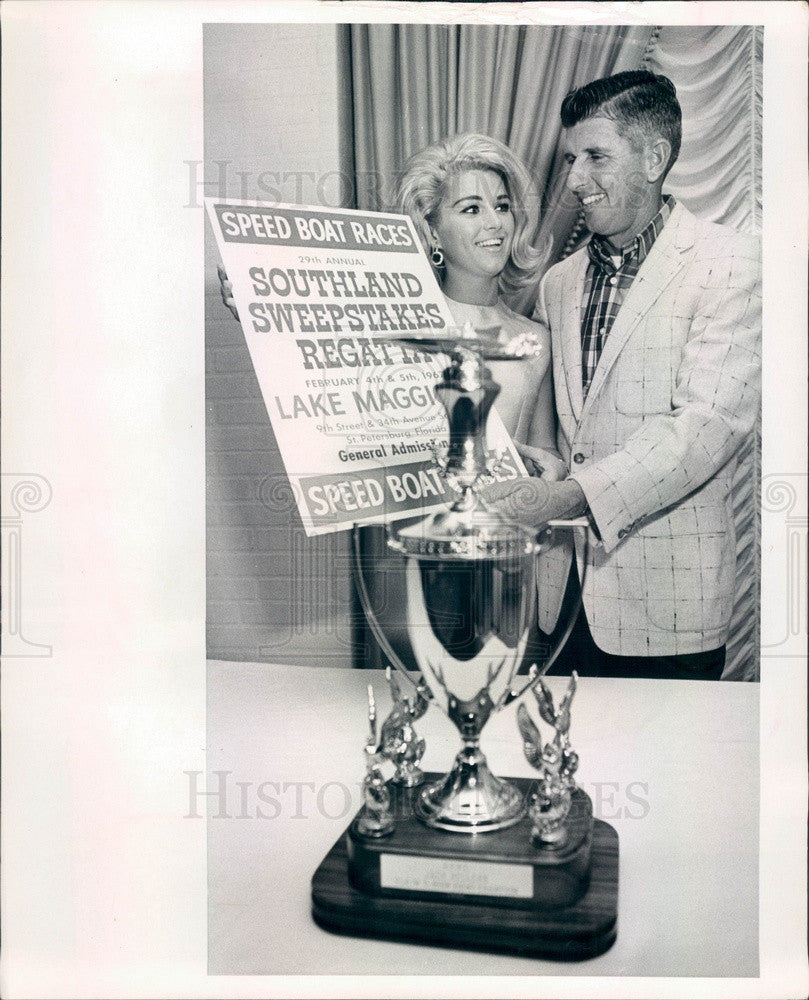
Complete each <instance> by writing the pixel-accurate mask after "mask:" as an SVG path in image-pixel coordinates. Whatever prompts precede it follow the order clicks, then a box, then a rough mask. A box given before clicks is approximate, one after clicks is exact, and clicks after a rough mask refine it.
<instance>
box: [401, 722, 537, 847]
mask: <svg viewBox="0 0 809 1000" xmlns="http://www.w3.org/2000/svg"><path fill="white" fill-rule="evenodd" d="M463 743H464V745H463V747H462V748H461V750H460V752H459V753H458V756H457V757H456V758H455V762H454V764H453V765H452V769H451V770H450V772H449V774H447V775H446V776H445V777H443V778H442V779H441V780H440V781H438V782H436V783H435V784H433V785H430V786H429V787H428V788H425V789H424V790H423V791H422V792H421V793H420V794H419V795H418V796H417V797H416V799H415V812H416V816H417V817H418V818H419V819H420V820H421V821H422V822H423V823H426V824H427V825H428V826H433V827H438V828H439V829H441V830H454V831H455V832H457V833H488V832H490V831H492V830H502V829H503V828H504V827H507V826H511V825H512V824H514V823H517V822H519V820H520V819H521V818H522V817H523V815H524V814H525V809H526V805H525V802H524V801H523V796H522V795H521V794H520V792H519V791H518V790H517V789H516V788H515V787H514V786H513V785H511V784H509V783H508V782H507V781H503V780H501V779H500V778H497V777H495V775H494V774H492V772H491V771H490V770H489V765H488V764H487V763H486V756H485V754H484V753H483V752H482V751H481V749H480V741H479V739H478V738H477V737H472V736H468V737H466V736H465V737H464V738H463Z"/></svg>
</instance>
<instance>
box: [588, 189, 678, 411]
mask: <svg viewBox="0 0 809 1000" xmlns="http://www.w3.org/2000/svg"><path fill="white" fill-rule="evenodd" d="M695 221H696V220H695V218H694V216H693V215H691V213H690V212H688V211H687V210H686V209H685V208H683V206H682V205H680V204H679V203H678V204H677V205H676V206H675V208H674V211H673V212H672V213H671V217H670V219H669V220H668V222H667V223H666V225H665V226H664V227H663V232H662V233H661V234H660V235H659V236H658V238H657V239H656V240H655V242H654V245H653V246H652V249H651V250H650V251H649V255H648V257H647V258H646V260H644V262H643V264H642V265H641V267H640V270H639V271H638V273H637V275H636V277H635V280H634V281H633V282H632V286H631V287H630V289H629V291H628V292H627V294H626V297H625V299H624V301H623V303H622V304H621V308H620V309H619V310H618V316H617V317H616V320H615V323H614V324H613V327H612V329H611V330H610V333H609V336H608V337H607V342H606V344H605V345H604V350H603V351H602V352H601V357H600V358H599V361H598V366H597V367H596V370H595V374H594V375H593V381H592V382H591V383H590V390H589V392H588V393H587V399H586V401H585V402H584V405H583V407H582V411H581V412H582V416H584V415H585V413H586V411H587V410H588V409H589V406H588V404H590V403H591V400H593V399H594V398H595V397H596V396H597V395H598V392H599V391H600V389H601V387H602V386H603V385H604V382H605V380H606V378H607V375H608V373H609V371H610V369H611V368H612V366H613V365H614V364H615V362H616V360H617V359H618V356H619V355H620V353H621V351H622V350H623V348H624V345H625V344H626V342H627V340H628V339H629V337H630V335H631V333H632V331H633V330H634V329H635V327H636V326H637V325H638V323H639V322H640V321H641V319H642V318H643V317H644V316H645V315H647V313H648V312H649V310H650V309H651V308H652V306H653V305H654V303H655V302H656V301H657V299H658V298H660V296H661V294H662V293H663V290H664V289H665V288H666V286H667V285H668V284H669V283H670V282H671V281H672V279H673V278H674V276H675V275H676V274H677V272H678V271H679V270H680V269H681V268H682V267H683V266H684V264H685V253H686V251H688V250H689V249H690V248H691V247H692V246H693V245H694V238H695V233H694V223H695ZM579 357H581V348H579Z"/></svg>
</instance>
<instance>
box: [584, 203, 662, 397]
mask: <svg viewBox="0 0 809 1000" xmlns="http://www.w3.org/2000/svg"><path fill="white" fill-rule="evenodd" d="M674 205H675V200H674V198H673V197H672V195H666V196H665V198H664V201H663V206H662V207H661V209H660V211H659V212H658V213H657V215H656V216H655V217H654V218H653V219H652V221H651V222H650V223H649V224H648V226H646V228H645V229H644V230H643V231H642V232H641V233H639V234H638V235H637V236H636V237H635V239H634V240H633V241H632V242H631V243H630V244H629V246H626V247H624V249H623V250H622V252H621V262H620V264H619V265H618V266H617V267H616V266H615V264H614V263H613V261H612V258H611V257H610V246H609V243H608V242H607V239H606V238H605V237H604V236H596V235H594V236H593V237H592V239H591V240H590V242H589V243H588V245H587V249H588V251H589V254H590V264H589V266H588V268H587V276H586V278H585V282H584V299H583V302H582V307H583V308H582V321H581V373H582V386H583V389H584V397H585V398H586V397H587V390H588V389H589V388H590V383H591V382H592V381H593V375H594V374H595V370H596V366H597V365H598V359H599V358H600V357H601V351H602V350H603V349H604V344H605V342H606V340H607V337H608V335H609V332H610V330H611V329H612V326H613V323H614V322H615V319H616V317H617V316H618V310H619V309H620V308H621V304H622V303H623V301H624V298H625V296H626V293H627V292H628V291H629V289H630V287H631V285H632V282H633V281H634V280H635V275H636V274H637V273H638V270H639V268H640V266H641V264H642V263H643V262H644V260H646V256H647V254H648V253H649V251H650V250H651V249H652V245H653V243H654V241H655V240H656V239H657V237H658V236H659V235H660V233H661V232H662V231H663V226H665V224H666V222H667V221H668V218H669V216H670V215H671V211H672V209H673V208H674Z"/></svg>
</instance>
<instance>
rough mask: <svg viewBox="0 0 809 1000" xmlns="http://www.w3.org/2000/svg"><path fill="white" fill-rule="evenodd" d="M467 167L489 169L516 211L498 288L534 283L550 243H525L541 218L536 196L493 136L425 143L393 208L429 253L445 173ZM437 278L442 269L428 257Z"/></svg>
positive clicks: (412, 159) (520, 165) (511, 288)
mask: <svg viewBox="0 0 809 1000" xmlns="http://www.w3.org/2000/svg"><path fill="white" fill-rule="evenodd" d="M465 170H493V171H495V173H497V174H499V175H500V177H501V178H502V180H503V183H504V184H505V187H506V191H507V192H508V196H509V200H510V202H511V210H512V213H513V215H514V238H513V239H512V242H511V253H510V255H509V259H508V263H507V264H506V266H505V268H504V269H503V273H502V274H501V275H500V290H501V292H505V293H508V292H514V291H517V290H518V289H520V288H524V287H525V286H526V285H529V284H531V283H532V282H535V281H538V280H539V277H540V272H541V270H542V266H543V264H544V263H545V261H546V260H547V256H548V249H549V248H548V247H546V248H544V249H537V248H536V247H533V246H531V244H530V243H529V242H528V241H529V239H530V238H531V236H532V235H533V234H534V233H535V232H536V229H537V224H538V221H539V211H538V205H537V200H538V199H537V197H536V195H535V194H534V193H533V192H532V191H531V177H530V175H529V173H528V171H527V170H526V169H525V166H524V165H523V163H522V162H521V161H520V160H519V159H518V158H517V157H516V156H515V155H514V153H512V152H511V150H510V149H509V148H508V146H504V145H503V143H502V142H498V141H497V139H492V138H491V137H490V136H488V135H480V134H478V133H476V132H466V133H464V134H462V135H453V136H449V137H448V138H446V139H442V140H441V141H440V142H436V143H433V145H431V146H427V147H426V148H425V149H422V150H421V151H420V152H418V153H414V155H413V156H411V157H410V159H409V160H408V161H407V163H405V165H404V168H403V170H402V174H401V176H400V178H399V183H398V186H397V195H396V211H397V212H399V213H400V214H402V215H409V216H410V218H411V219H412V220H413V222H414V223H415V226H416V230H417V231H418V233H419V236H420V237H421V240H422V243H423V244H424V247H425V249H426V250H427V252H428V254H429V253H430V250H431V239H430V225H431V223H433V222H434V221H435V219H436V216H437V214H438V210H439V208H440V205H441V201H442V199H443V197H444V192H445V188H446V182H447V180H448V178H449V177H451V176H453V175H455V174H459V173H462V172H463V171H465ZM431 264H432V266H433V270H435V271H436V274H437V275H438V278H439V280H441V278H442V273H441V272H442V271H443V268H440V267H437V266H436V265H435V263H434V262H433V261H432V260H431Z"/></svg>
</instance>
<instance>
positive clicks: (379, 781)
mask: <svg viewBox="0 0 809 1000" xmlns="http://www.w3.org/2000/svg"><path fill="white" fill-rule="evenodd" d="M383 759H384V753H383V752H382V748H381V747H380V744H379V740H378V739H377V734H376V702H375V701H374V689H373V687H372V686H371V685H370V684H369V685H368V739H367V740H366V743H365V777H364V779H363V782H362V798H363V803H364V805H363V807H362V809H361V810H360V812H359V815H358V816H357V819H356V820H355V829H356V831H357V833H358V834H359V835H360V836H361V837H387V836H388V834H390V833H393V830H394V828H395V823H394V819H393V813H392V811H391V799H390V791H389V790H388V786H387V783H386V782H385V779H384V777H383V775H382V767H381V764H382V761H383Z"/></svg>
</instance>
